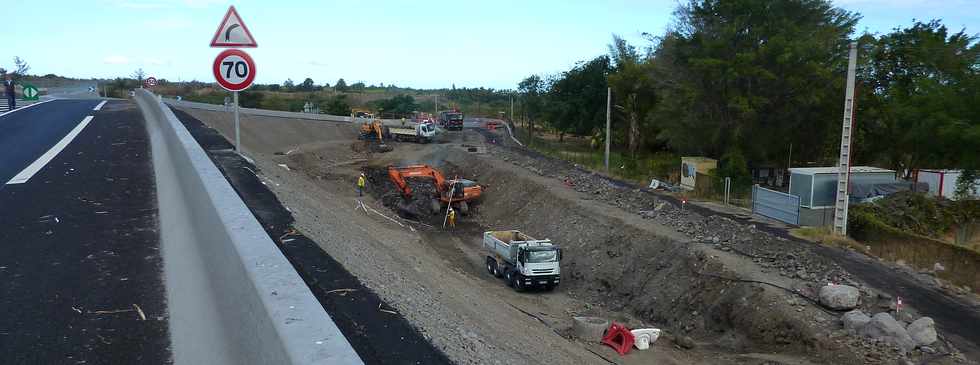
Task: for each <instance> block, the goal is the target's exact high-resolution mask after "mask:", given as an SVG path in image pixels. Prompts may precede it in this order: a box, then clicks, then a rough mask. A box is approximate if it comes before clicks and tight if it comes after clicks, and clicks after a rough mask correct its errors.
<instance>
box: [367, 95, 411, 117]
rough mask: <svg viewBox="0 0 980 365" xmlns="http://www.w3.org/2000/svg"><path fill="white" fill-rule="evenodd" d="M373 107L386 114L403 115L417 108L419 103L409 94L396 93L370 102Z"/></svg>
mask: <svg viewBox="0 0 980 365" xmlns="http://www.w3.org/2000/svg"><path fill="white" fill-rule="evenodd" d="M371 104H372V106H373V107H374V109H379V110H384V112H385V113H386V114H394V115H396V116H405V115H410V114H412V112H413V111H417V110H419V104H418V103H416V102H415V98H414V97H412V96H411V95H398V96H395V97H392V98H388V99H381V100H375V101H373V102H371Z"/></svg>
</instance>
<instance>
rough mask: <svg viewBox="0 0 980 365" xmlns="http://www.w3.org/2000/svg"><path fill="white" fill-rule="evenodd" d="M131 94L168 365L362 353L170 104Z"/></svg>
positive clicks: (341, 357) (313, 360) (317, 360)
mask: <svg viewBox="0 0 980 365" xmlns="http://www.w3.org/2000/svg"><path fill="white" fill-rule="evenodd" d="M135 100H136V102H137V104H139V106H140V109H141V110H142V111H143V116H144V118H145V119H146V124H147V131H148V132H149V135H150V140H151V147H152V154H153V165H154V172H155V176H156V185H157V201H158V204H159V221H160V237H161V245H162V252H163V258H164V260H163V261H164V275H165V279H166V280H165V281H166V286H167V303H168V307H169V308H168V309H169V313H170V335H171V346H172V349H173V357H174V362H175V363H177V364H338V365H362V364H363V361H362V360H361V359H360V357H359V356H358V355H357V353H356V352H355V351H354V349H353V348H352V347H351V345H350V343H349V342H348V341H347V339H346V338H345V337H344V335H343V334H342V333H341V332H340V330H339V329H338V328H337V326H336V324H334V322H333V320H331V318H330V316H329V315H328V314H327V313H326V312H325V311H324V309H323V307H322V306H321V305H320V303H319V302H318V301H317V300H316V298H315V297H314V296H313V293H312V292H311V291H310V289H309V287H308V286H307V285H306V283H305V282H303V280H302V279H301V278H300V276H299V274H297V273H296V271H295V270H294V269H293V266H292V265H291V264H290V263H289V262H288V261H287V260H286V257H285V256H284V255H283V254H282V252H281V251H280V250H279V248H278V247H276V245H275V243H273V242H272V240H271V239H270V238H269V236H268V235H267V234H266V232H265V231H264V230H263V229H262V227H261V226H260V225H259V222H258V221H257V220H256V218H255V216H253V215H252V213H251V212H250V211H249V210H248V208H247V207H246V206H245V203H244V202H243V201H242V200H241V198H240V197H239V196H238V194H237V193H236V192H235V190H234V189H233V188H232V187H231V185H230V184H229V183H228V181H227V180H226V179H225V177H224V176H223V175H222V173H221V171H219V170H218V168H217V167H216V166H215V165H214V163H213V162H211V160H210V158H209V157H208V156H207V154H206V153H205V152H204V150H203V149H202V148H201V147H200V145H198V143H197V141H195V140H194V138H193V137H192V136H191V135H190V132H188V131H187V129H186V128H184V126H183V125H182V124H181V123H180V121H179V120H177V117H176V116H174V114H173V112H172V111H171V110H170V108H168V107H166V106H165V105H164V104H163V103H162V102H160V101H159V100H158V99H157V97H156V96H155V95H153V94H151V93H150V92H149V91H146V90H138V91H137V92H136V94H135Z"/></svg>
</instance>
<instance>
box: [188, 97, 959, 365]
mask: <svg viewBox="0 0 980 365" xmlns="http://www.w3.org/2000/svg"><path fill="white" fill-rule="evenodd" d="M187 111H188V112H189V113H191V114H192V115H194V116H195V117H197V118H198V119H201V120H202V121H205V122H206V123H211V124H212V125H214V126H215V127H216V128H218V129H219V130H221V131H222V132H223V133H224V134H225V135H226V136H227V135H231V131H230V128H229V126H230V118H228V116H227V114H225V113H217V112H207V111H200V110H192V109H188V110H187ZM310 123H319V124H317V125H310ZM320 124H322V126H321V125H320ZM242 136H243V145H245V149H246V151H248V152H249V153H250V156H251V157H253V158H254V159H255V161H256V165H257V166H258V167H259V168H260V172H259V176H260V177H261V178H262V179H264V180H265V181H266V183H267V185H269V186H270V187H271V188H272V190H273V191H274V192H275V193H276V194H277V195H278V196H279V198H280V200H282V201H283V202H284V204H285V205H286V206H287V207H289V208H290V210H292V212H293V214H294V216H295V217H296V219H297V224H296V226H297V227H298V228H299V229H300V230H302V231H303V232H304V233H305V234H307V235H308V236H309V237H311V238H313V239H314V240H316V241H317V242H318V243H319V244H320V246H321V247H322V248H323V249H324V250H325V251H326V252H327V253H328V254H330V255H331V256H333V257H334V258H335V259H336V260H338V261H339V262H341V263H342V264H343V265H344V266H345V268H347V269H348V270H349V271H351V272H352V273H354V274H355V275H357V276H358V278H359V279H360V280H361V281H362V282H364V283H365V284H366V285H367V286H368V287H370V288H372V289H374V290H375V291H377V292H378V293H379V294H380V295H381V296H382V297H383V298H384V299H385V300H386V301H387V302H389V303H392V304H393V306H394V307H395V308H396V309H397V310H398V312H399V313H400V314H401V315H404V316H405V317H406V318H407V319H408V320H409V321H410V322H411V323H412V324H413V325H415V326H416V327H417V328H419V330H420V331H422V332H423V333H424V334H425V335H426V336H427V338H429V339H430V340H431V341H432V342H433V343H434V344H435V345H436V346H438V347H439V348H440V349H442V350H443V351H445V353H446V354H447V355H448V356H449V357H450V358H451V359H452V360H453V361H455V362H457V363H460V364H494V363H501V364H509V363H519V364H525V363H528V364H535V363H547V364H583V363H584V364H596V363H598V364H601V363H608V362H612V363H620V364H651V363H656V364H699V363H749V364H754V363H785V364H808V363H883V364H891V363H896V362H898V361H901V360H904V359H910V360H914V361H918V360H926V359H928V360H936V361H937V362H935V363H947V362H948V363H953V362H955V361H956V360H957V359H961V356H958V355H956V350H955V349H952V348H951V347H949V346H946V345H944V344H941V345H940V348H939V351H940V353H942V352H945V351H948V352H952V355H951V356H943V357H936V356H928V355H927V354H923V353H918V352H916V353H913V354H911V355H910V356H906V355H903V354H899V353H898V352H897V351H896V350H895V349H893V348H891V347H890V346H887V345H884V344H879V343H874V342H871V341H866V340H863V339H860V338H856V337H854V336H851V335H849V334H848V333H846V332H844V331H843V330H842V329H841V328H840V327H841V326H840V324H839V321H838V318H839V316H840V313H835V312H830V311H826V310H824V309H822V308H821V307H819V306H818V305H815V304H814V303H813V300H814V299H815V295H814V293H815V289H816V288H817V287H818V285H821V283H826V282H836V283H849V284H853V285H856V286H859V287H861V288H862V290H863V292H864V294H865V298H866V300H865V301H864V303H863V306H864V307H865V308H867V309H872V308H874V307H878V306H880V305H881V304H882V302H887V300H888V299H887V298H888V297H887V294H886V293H879V292H876V291H874V290H872V289H870V288H867V287H865V286H863V285H862V283H861V282H860V281H858V280H856V279H854V278H853V277H851V276H850V275H849V274H848V273H847V272H846V271H844V270H843V269H841V268H840V267H838V266H837V265H835V264H834V263H833V262H828V260H826V259H823V258H822V257H818V256H816V255H813V254H812V253H811V252H810V250H808V249H807V248H806V247H802V246H801V245H802V244H801V243H798V242H792V241H787V240H785V239H781V238H778V237H773V236H771V235H767V234H765V233H764V232H761V231H759V230H757V229H756V228H755V227H754V226H751V225H745V224H741V223H739V222H735V221H733V220H731V219H728V218H724V217H718V216H702V215H699V214H697V213H695V212H691V211H688V210H683V209H680V208H679V207H677V206H675V205H674V204H673V203H672V202H671V201H670V200H666V199H660V198H658V197H657V196H655V195H650V194H638V192H637V191H633V190H632V189H628V188H625V187H623V186H618V185H617V184H615V183H609V182H608V181H605V180H603V179H602V178H601V177H598V176H595V175H592V174H589V173H587V172H583V171H581V170H578V169H576V168H575V167H574V166H570V165H568V164H565V163H561V162H557V161H551V160H549V159H546V158H543V157H541V156H535V155H534V154H528V153H525V152H522V151H520V150H518V149H516V148H513V147H509V146H506V142H505V139H504V138H499V136H495V137H494V138H493V139H494V142H495V143H487V141H488V139H487V135H481V134H480V133H477V132H474V131H471V130H467V131H464V132H450V133H446V134H444V135H443V136H442V137H441V140H440V141H439V142H437V143H433V144H427V145H419V144H409V143H395V144H393V145H394V147H395V149H394V151H393V152H390V153H386V154H372V153H370V152H369V151H370V150H371V149H370V148H368V147H367V146H364V145H363V143H364V142H359V141H356V139H355V137H356V131H355V129H354V128H353V127H351V126H349V125H343V124H334V123H323V122H298V121H291V120H287V119H278V118H262V117H255V116H248V117H247V118H246V119H245V120H243V134H242ZM491 136H493V135H491ZM502 144H503V145H502ZM463 145H466V146H477V147H479V148H476V151H477V152H476V153H474V152H469V151H471V150H473V148H471V147H464V146H463ZM413 163H425V164H429V165H433V166H436V167H439V168H441V169H443V172H444V173H447V174H452V175H457V174H458V175H460V177H464V178H467V179H471V180H475V181H477V182H479V183H481V184H484V185H485V186H486V187H487V189H486V192H485V193H484V197H483V199H482V200H481V202H480V203H479V204H477V205H475V206H474V209H473V211H472V213H471V214H470V215H467V216H465V217H462V218H461V220H460V223H459V225H458V227H457V228H455V229H453V230H446V229H443V228H442V227H441V225H440V224H439V220H438V219H426V218H424V217H423V218H415V219H407V218H403V217H399V216H398V215H397V209H392V208H391V207H392V204H391V202H390V201H389V202H386V199H387V200H390V199H391V198H390V197H391V196H393V195H392V191H391V185H390V184H386V181H385V179H384V176H383V175H380V174H377V173H372V174H370V175H369V183H368V192H369V194H367V195H366V196H365V197H358V196H357V194H356V191H355V189H354V185H355V183H354V182H355V180H356V176H357V175H358V174H359V173H361V172H369V173H370V172H372V171H375V172H376V171H378V170H380V169H383V168H384V166H387V165H389V164H394V165H405V164H413ZM385 203H387V204H385ZM409 218H412V217H409ZM418 219H421V221H419V220H418ZM490 229H520V230H522V231H525V232H527V233H529V234H531V235H534V236H537V237H540V238H551V239H552V240H554V241H556V242H558V243H559V244H561V245H562V247H563V249H564V252H565V255H564V258H563V262H562V271H563V280H562V281H563V283H562V285H561V286H560V287H559V288H558V289H557V290H555V291H554V292H548V293H544V292H531V293H516V292H514V291H513V290H512V289H510V288H508V287H507V286H506V285H504V283H503V282H502V281H500V280H498V279H495V278H493V277H492V276H490V275H489V274H488V273H486V271H485V269H484V268H483V257H484V256H483V252H482V251H481V248H480V247H481V242H480V240H481V239H482V232H483V231H485V230H490ZM868 298H870V299H868ZM578 315H594V316H602V317H606V318H611V319H614V320H617V321H620V322H623V323H626V324H627V325H628V326H629V327H631V328H642V327H657V328H662V329H664V330H665V333H666V335H665V336H664V338H662V339H661V340H660V341H658V342H657V343H656V344H654V345H653V346H652V348H651V350H648V351H633V352H632V353H630V354H629V355H627V356H625V357H620V356H619V355H617V354H615V352H613V351H612V350H611V349H610V348H608V347H604V346H599V345H596V344H586V343H582V342H579V341H575V340H571V339H569V336H568V334H569V328H570V326H571V317H572V316H578ZM680 344H684V345H685V346H683V347H682V346H680ZM691 345H693V348H692V346H691Z"/></svg>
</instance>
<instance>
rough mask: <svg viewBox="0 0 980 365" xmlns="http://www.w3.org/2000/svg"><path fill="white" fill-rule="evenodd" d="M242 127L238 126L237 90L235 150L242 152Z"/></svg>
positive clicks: (236, 102)
mask: <svg viewBox="0 0 980 365" xmlns="http://www.w3.org/2000/svg"><path fill="white" fill-rule="evenodd" d="M240 130H241V128H239V127H238V92H237V91H236V92H235V152H238V153H242V150H240V148H241V146H242V137H241V133H239V131H240Z"/></svg>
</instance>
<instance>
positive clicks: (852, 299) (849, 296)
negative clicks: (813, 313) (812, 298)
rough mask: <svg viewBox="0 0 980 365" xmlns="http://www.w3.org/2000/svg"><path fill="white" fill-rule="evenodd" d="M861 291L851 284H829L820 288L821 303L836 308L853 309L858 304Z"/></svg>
mask: <svg viewBox="0 0 980 365" xmlns="http://www.w3.org/2000/svg"><path fill="white" fill-rule="evenodd" d="M860 298H861V292H860V291H859V290H858V288H855V287H853V286H850V285H827V286H824V287H822V288H820V304H822V305H823V306H824V307H827V308H830V309H834V310H851V309H854V307H857V305H858V299H860Z"/></svg>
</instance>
